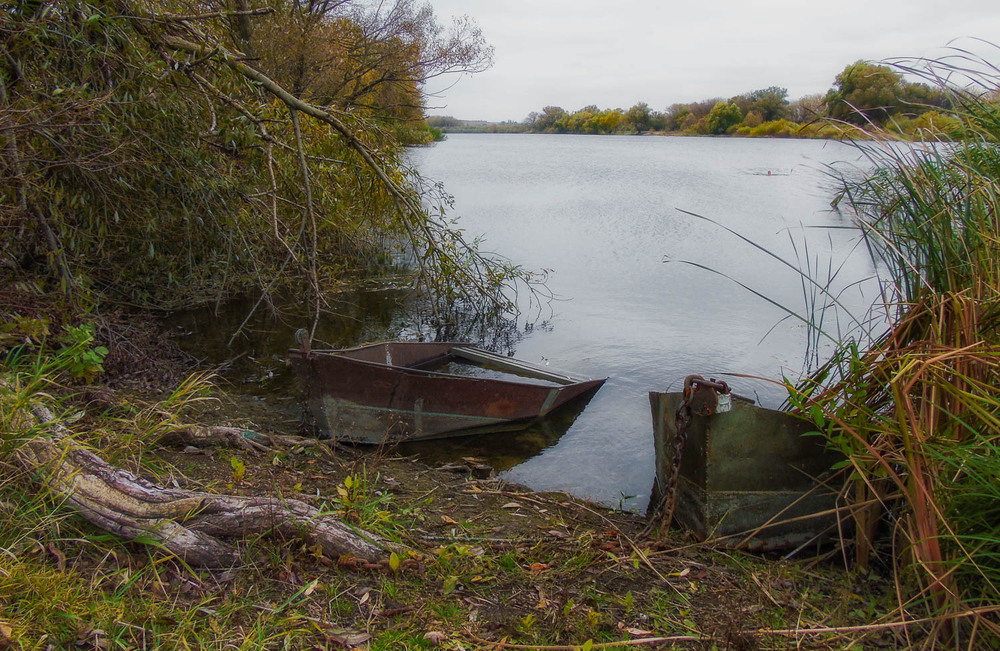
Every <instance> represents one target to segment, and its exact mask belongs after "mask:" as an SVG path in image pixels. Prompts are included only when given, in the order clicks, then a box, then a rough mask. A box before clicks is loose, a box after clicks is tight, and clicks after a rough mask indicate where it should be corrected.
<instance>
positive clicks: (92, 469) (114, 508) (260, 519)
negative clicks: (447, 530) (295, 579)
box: [14, 405, 388, 567]
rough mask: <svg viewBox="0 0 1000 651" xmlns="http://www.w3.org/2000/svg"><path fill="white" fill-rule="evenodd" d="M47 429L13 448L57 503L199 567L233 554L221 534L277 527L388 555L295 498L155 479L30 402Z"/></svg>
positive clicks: (327, 549)
mask: <svg viewBox="0 0 1000 651" xmlns="http://www.w3.org/2000/svg"><path fill="white" fill-rule="evenodd" d="M31 411H32V413H33V416H34V419H35V420H36V421H37V422H38V423H39V424H40V425H42V426H44V427H45V428H46V429H47V430H48V431H47V433H48V434H50V436H45V435H40V434H36V435H35V436H33V437H31V438H30V439H28V440H27V441H25V442H24V443H23V444H22V445H21V446H20V447H19V448H18V449H17V450H16V451H15V453H14V456H15V457H16V458H17V460H18V461H19V462H20V464H21V465H22V466H24V467H25V468H26V469H27V470H28V471H30V472H31V473H32V474H33V475H34V476H35V477H36V478H37V479H38V480H39V481H40V482H41V483H42V484H43V485H44V486H45V487H46V488H48V489H49V490H51V491H52V493H53V494H54V495H55V496H56V497H57V499H59V500H61V501H62V503H63V504H65V505H66V506H69V507H71V508H73V509H75V510H76V511H77V512H79V513H80V515H82V516H83V517H84V518H85V519H86V520H87V521H88V522H90V523H92V524H93V525H95V526H97V527H99V528H101V529H104V530H105V531H109V532H111V533H113V534H115V535H117V536H120V537H121V538H124V539H126V540H134V541H137V542H142V543H145V544H151V545H154V546H157V547H160V548H162V549H164V550H165V551H167V552H169V553H171V554H174V555H176V556H178V557H179V558H181V559H183V560H184V561H185V562H187V563H190V564H192V565H197V566H202V567H229V566H233V565H235V564H236V563H237V562H238V561H239V553H238V550H237V548H236V546H235V545H233V544H232V543H230V542H227V541H226V540H225V539H231V538H240V537H246V536H251V535H255V534H265V533H277V534H279V535H282V536H285V537H290V538H302V539H304V540H306V541H307V542H309V543H310V544H313V545H319V547H320V548H321V549H322V550H323V553H324V554H326V555H327V556H330V557H333V558H337V557H340V556H351V557H353V558H358V559H361V560H364V561H367V562H370V563H377V562H379V561H381V560H383V559H385V558H386V557H387V555H388V549H387V548H388V545H387V543H386V542H385V541H384V540H382V539H381V538H379V537H378V536H376V535H374V534H371V533H368V532H366V531H363V530H358V529H354V528H352V527H349V526H348V525H346V524H344V523H343V522H341V521H340V520H339V519H337V518H336V517H334V516H333V515H330V514H325V513H322V512H320V511H319V509H317V508H315V507H313V506H310V505H309V504H306V503H305V502H302V501H299V500H294V499H282V498H275V497H252V496H242V495H215V494H211V493H204V492H198V491H188V490H182V489H172V488H164V487H161V486H157V485H155V484H153V483H152V482H149V481H146V480H144V479H142V478H141V477H137V476H136V475H133V474H132V473H130V472H128V471H126V470H123V469H121V468H117V467H115V466H112V465H110V464H109V463H107V462H106V461H104V460H103V459H101V458H100V457H99V456H98V455H97V454H95V453H94V452H92V451H90V450H88V449H86V448H84V447H82V446H80V445H78V444H76V443H74V442H73V441H72V440H71V439H69V438H68V432H67V430H66V429H65V428H64V427H63V426H62V425H61V424H59V423H58V422H57V421H56V419H55V417H54V416H53V414H52V412H51V411H50V410H49V409H47V408H46V407H44V406H41V405H35V406H33V407H32V409H31Z"/></svg>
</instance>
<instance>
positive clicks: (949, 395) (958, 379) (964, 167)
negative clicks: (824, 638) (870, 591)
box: [789, 57, 1000, 649]
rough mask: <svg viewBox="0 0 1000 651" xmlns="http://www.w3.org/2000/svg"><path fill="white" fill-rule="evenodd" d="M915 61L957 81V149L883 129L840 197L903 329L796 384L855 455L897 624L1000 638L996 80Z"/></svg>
mask: <svg viewBox="0 0 1000 651" xmlns="http://www.w3.org/2000/svg"><path fill="white" fill-rule="evenodd" d="M912 70H914V72H916V73H918V74H923V75H925V76H926V77H927V78H928V79H931V80H934V79H949V80H951V83H950V84H949V86H948V87H947V92H948V93H949V94H950V98H949V99H950V103H951V106H952V113H953V115H954V117H953V118H952V119H953V120H954V127H953V128H954V129H956V130H957V131H955V132H954V133H955V135H956V136H957V141H958V142H957V144H955V145H949V146H947V147H932V146H926V145H920V146H906V145H902V144H900V143H898V142H893V140H894V136H895V133H892V132H887V131H885V130H872V136H873V137H874V138H877V139H879V140H880V141H881V145H879V146H875V145H865V146H864V147H863V148H862V150H863V151H864V152H866V153H867V154H868V156H869V157H870V160H871V163H872V164H873V168H874V171H873V172H872V173H870V174H868V175H867V176H866V177H865V178H864V179H862V180H857V179H851V180H844V181H843V188H844V195H843V198H842V200H841V205H842V206H844V207H846V208H847V209H848V210H849V211H850V212H851V214H852V215H853V216H854V218H855V223H856V224H857V226H858V228H860V229H861V231H862V234H863V236H864V242H865V245H866V246H867V248H868V250H869V251H870V252H871V255H872V258H873V263H874V265H875V266H876V268H878V269H880V270H882V279H883V282H882V292H883V293H882V296H881V298H880V305H879V306H877V307H878V308H879V309H881V310H882V311H883V312H884V313H885V314H886V316H887V321H888V322H889V323H890V324H891V326H890V328H889V330H888V331H887V332H884V333H872V332H864V331H862V334H859V335H858V336H857V337H854V338H851V339H848V340H845V341H842V342H841V343H840V348H839V351H838V352H837V353H836V355H835V356H834V357H833V359H832V360H831V361H830V362H829V363H828V364H827V365H826V366H825V367H823V368H822V369H821V371H820V372H819V373H817V374H816V375H815V376H814V377H812V378H810V379H809V380H807V381H805V382H803V383H799V384H795V385H790V386H789V389H790V395H791V396H792V402H793V403H794V404H795V405H796V406H797V407H798V408H799V409H800V410H802V412H804V413H805V414H808V415H810V416H811V417H812V418H813V420H814V422H815V424H816V426H817V427H818V429H819V431H820V432H821V433H822V434H823V435H825V436H826V437H827V439H828V441H830V443H831V445H834V446H835V447H837V448H838V449H840V450H842V451H843V452H844V453H845V454H846V455H847V458H848V460H849V465H848V466H847V469H848V470H849V471H850V473H851V475H850V480H849V482H848V486H847V488H846V490H845V492H844V500H845V504H846V505H847V508H848V510H849V511H850V513H851V520H852V524H853V534H852V535H851V540H849V541H846V542H847V543H848V544H847V545H845V548H849V549H850V550H851V551H852V553H853V555H854V562H855V563H856V564H857V565H858V566H859V567H861V568H869V567H873V566H876V565H885V566H887V567H890V568H892V570H893V575H894V576H895V578H896V592H897V595H898V598H899V605H898V609H899V611H898V612H899V617H900V618H901V619H906V618H913V617H915V616H920V615H917V613H922V614H923V615H924V616H927V617H930V618H932V619H934V620H935V621H936V624H937V626H936V628H937V633H938V635H939V636H940V639H942V640H947V642H946V643H947V644H948V645H950V646H953V648H970V649H971V648H995V646H996V644H998V642H1000V606H998V604H1000V573H998V568H1000V564H998V562H997V561H998V559H1000V526H998V525H1000V519H998V517H997V514H998V511H997V509H998V507H1000V492H998V486H997V482H996V477H998V476H1000V456H998V454H997V453H998V450H1000V447H998V446H1000V438H998V437H1000V328H998V325H1000V320H998V319H1000V221H998V219H997V215H998V212H1000V117H998V116H1000V112H998V110H997V109H998V104H997V102H996V97H997V91H998V90H1000V76H998V75H997V71H996V69H995V68H993V67H991V66H990V65H989V64H988V63H987V62H985V61H981V60H976V59H973V58H972V57H962V58H961V59H960V61H959V62H953V63H951V64H948V65H946V64H944V63H937V62H933V63H931V64H930V65H927V64H922V65H919V66H916V67H914V68H912ZM970 71H978V73H970ZM963 77H968V78H966V79H962V78H963ZM959 80H962V81H966V82H968V83H962V84H959V85H957V82H958V81H959ZM983 91H986V92H983ZM868 117H869V116H857V117H855V118H854V119H855V120H860V119H868ZM911 644H915V642H914V641H912V640H910V641H908V644H907V646H911Z"/></svg>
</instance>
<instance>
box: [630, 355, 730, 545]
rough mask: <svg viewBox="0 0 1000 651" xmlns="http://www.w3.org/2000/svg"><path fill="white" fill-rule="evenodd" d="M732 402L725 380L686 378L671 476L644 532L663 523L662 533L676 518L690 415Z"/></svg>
mask: <svg viewBox="0 0 1000 651" xmlns="http://www.w3.org/2000/svg"><path fill="white" fill-rule="evenodd" d="M731 406H732V403H731V395H730V389H729V385H728V384H726V383H725V382H721V381H716V379H715V378H712V379H710V380H706V379H705V378H703V377H702V376H700V375H689V376H687V377H686V378H684V395H683V397H682V398H681V404H680V405H678V406H677V411H676V412H675V413H674V454H673V457H672V458H671V460H670V478H669V479H668V480H667V484H666V486H663V487H661V489H660V493H661V494H660V501H659V503H658V504H657V506H656V510H655V511H653V515H652V517H651V518H650V521H649V524H648V525H647V526H646V529H645V530H644V531H643V534H648V533H649V532H650V531H652V530H653V529H654V528H655V527H656V526H657V525H660V527H661V528H660V531H661V533H662V532H663V531H665V530H667V529H668V528H669V527H670V522H671V520H673V518H674V507H675V506H676V504H677V486H678V483H679V482H680V474H681V461H682V460H683V458H684V447H685V445H687V430H688V426H689V425H690V424H691V417H692V416H711V415H712V414H714V413H716V412H717V411H729V409H730V408H731Z"/></svg>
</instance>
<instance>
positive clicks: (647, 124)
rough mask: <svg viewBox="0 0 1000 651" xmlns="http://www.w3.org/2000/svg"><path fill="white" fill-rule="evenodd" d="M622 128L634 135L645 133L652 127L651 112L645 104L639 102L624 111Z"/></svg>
mask: <svg viewBox="0 0 1000 651" xmlns="http://www.w3.org/2000/svg"><path fill="white" fill-rule="evenodd" d="M624 126H625V128H626V129H628V130H630V131H635V132H636V133H645V132H646V131H649V129H650V128H651V127H652V126H653V112H652V111H651V110H650V109H649V105H648V104H646V102H639V103H638V104H636V105H635V106H633V107H632V108H630V109H629V110H627V111H625V116H624Z"/></svg>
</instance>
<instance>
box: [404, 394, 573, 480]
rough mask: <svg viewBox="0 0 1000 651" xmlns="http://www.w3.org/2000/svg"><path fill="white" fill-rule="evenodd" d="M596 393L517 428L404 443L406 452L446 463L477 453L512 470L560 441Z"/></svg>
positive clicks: (496, 468)
mask: <svg viewBox="0 0 1000 651" xmlns="http://www.w3.org/2000/svg"><path fill="white" fill-rule="evenodd" d="M591 398H592V396H584V397H582V398H579V399H577V400H574V401H573V402H571V403H569V404H567V405H565V406H563V407H561V408H560V409H558V410H557V411H555V412H553V413H551V414H549V415H548V416H547V417H545V418H544V419H542V420H541V421H539V422H538V423H535V424H534V425H532V426H531V427H529V428H527V429H524V430H520V431H517V432H499V433H496V434H477V435H475V436H462V437H457V438H450V439H440V440H437V441H427V442H424V443H404V444H403V445H400V446H399V451H400V452H401V453H402V454H406V455H414V456H416V457H418V458H420V459H422V460H424V461H426V462H427V463H431V464H435V465H442V464H445V463H448V462H451V461H454V460H456V459H460V458H462V457H475V458H477V459H481V460H483V461H485V462H486V463H488V464H489V465H490V466H492V467H493V468H494V469H495V470H498V471H502V470H509V469H511V468H513V467H514V466H516V465H518V464H520V463H523V462H524V461H525V460H526V459H530V458H531V457H534V456H536V455H538V454H540V453H541V452H542V450H545V449H546V448H548V447H551V446H553V445H555V444H556V442H557V441H558V440H559V437H561V436H562V435H563V434H565V433H566V432H567V431H568V430H569V428H570V427H571V426H572V425H573V423H574V422H575V421H576V419H577V418H578V417H579V416H580V414H581V413H583V410H584V409H585V408H586V406H587V404H588V403H589V402H590V401H591Z"/></svg>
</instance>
